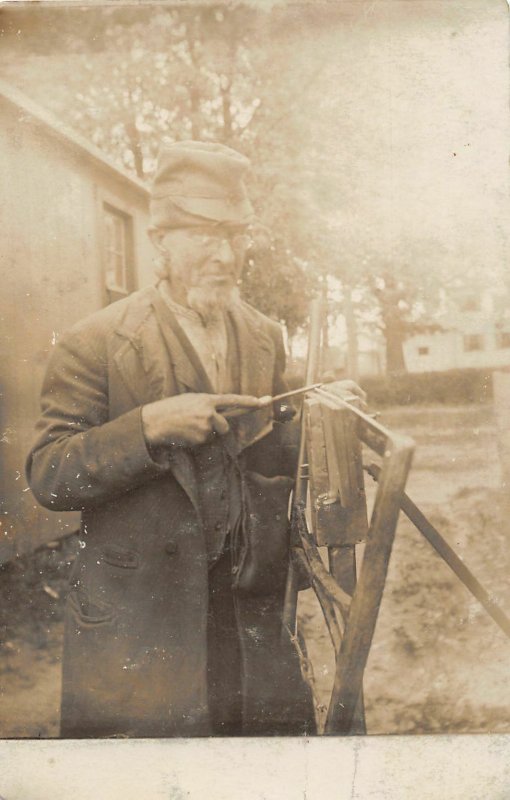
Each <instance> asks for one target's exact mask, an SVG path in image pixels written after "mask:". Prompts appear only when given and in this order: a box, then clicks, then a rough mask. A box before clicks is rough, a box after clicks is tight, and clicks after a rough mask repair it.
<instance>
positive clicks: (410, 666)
mask: <svg viewBox="0 0 510 800" xmlns="http://www.w3.org/2000/svg"><path fill="white" fill-rule="evenodd" d="M381 421H382V422H383V423H384V424H386V425H388V427H390V428H392V429H393V430H400V431H402V432H405V433H408V434H409V435H411V436H412V437H413V438H414V439H415V441H416V444H417V450H416V455H415V459H414V465H413V469H412V472H411V475H410V479H409V482H408V493H409V495H410V496H411V497H412V499H413V500H414V501H415V502H416V503H417V504H418V505H419V506H420V507H421V508H422V509H423V510H424V511H425V513H426V514H427V515H428V516H429V518H430V520H431V521H432V522H433V524H434V525H435V526H436V527H437V528H438V529H439V530H440V532H441V533H442V534H443V535H444V536H445V537H446V539H447V540H448V542H449V543H450V544H451V545H452V546H453V547H454V548H455V549H456V551H457V552H458V553H459V555H460V556H461V557H462V558H463V559H464V561H465V562H466V564H467V565H468V566H469V567H470V568H471V569H472V570H473V571H474V573H475V574H476V576H477V577H478V578H479V580H480V581H481V582H482V583H483V584H484V586H486V588H487V589H488V590H489V591H490V592H491V594H493V596H494V597H495V598H496V599H497V600H498V602H499V603H500V604H501V605H502V607H503V608H504V609H505V610H506V612H507V613H510V585H509V582H508V579H507V575H508V571H509V567H510V556H509V550H508V547H507V538H508V536H509V535H510V530H509V527H510V526H509V525H508V524H507V521H506V518H505V514H504V512H503V508H502V498H501V496H500V493H499V492H498V482H499V468H498V457H497V440H496V432H495V429H494V422H493V419H492V410H491V408H490V406H466V407H455V408H453V407H444V406H441V407H440V406H437V407H428V408H419V407H415V408H406V409H402V408H398V409H389V410H387V411H385V412H384V413H383V414H382V417H381ZM368 480H370V479H368ZM76 547H77V541H76V539H70V540H67V541H65V542H60V543H58V544H57V543H55V544H54V546H52V547H48V548H44V549H43V550H41V551H39V552H38V553H36V554H34V555H33V556H32V557H31V558H27V559H24V560H22V561H20V562H18V563H16V564H9V565H6V566H5V567H4V568H2V569H0V737H2V738H5V737H27V736H28V737H53V736H57V735H58V706H59V693H60V652H61V641H62V609H63V598H64V594H65V585H66V577H67V573H68V570H69V568H70V565H71V563H72V560H73V558H74V554H75V551H76ZM299 612H300V620H301V627H302V630H303V632H304V635H305V637H306V641H307V647H308V653H309V656H310V658H311V660H312V663H313V669H314V675H315V688H316V694H317V698H318V701H319V702H322V703H326V702H327V697H328V691H329V690H330V686H331V681H332V676H333V668H334V664H333V654H332V650H331V646H330V644H329V639H328V634H327V631H326V630H325V626H324V624H323V623H322V619H321V615H320V611H319V610H318V608H317V605H316V602H315V598H314V597H313V595H312V593H311V592H310V591H309V592H306V593H302V597H301V600H300V607H299ZM509 660H510V641H509V640H508V639H506V637H505V636H504V634H503V633H502V632H501V631H500V630H499V628H498V627H497V626H496V624H495V623H494V622H493V621H492V620H491V619H490V617H488V616H487V614H486V613H485V612H484V611H483V609H482V608H481V607H480V606H479V604H478V603H477V602H476V601H475V600H474V598H473V597H472V596H471V595H470V594H469V593H468V592H467V590H466V589H464V587H463V586H462V585H461V584H460V582H459V581H458V580H457V578H456V577H455V576H454V575H453V573H451V571H450V570H449V569H448V567H447V566H446V565H445V564H444V563H443V562H442V561H441V560H440V558H439V557H438V556H437V555H436V554H435V552H434V551H433V550H432V548H431V547H430V545H429V544H428V543H427V542H426V541H425V540H424V539H423V537H422V536H421V534H419V533H418V532H417V531H416V530H415V529H414V528H413V526H412V525H411V523H409V522H408V521H407V520H406V519H405V518H404V517H403V515H402V516H401V519H400V521H399V526H398V529H397V536H396V540H395V546H394V550H393V554H392V559H391V563H390V570H389V574H388V580H387V584H386V589H385V593H384V597H383V603H382V606H381V611H380V614H379V619H378V624H377V628H376V633H375V638H374V643H373V646H372V650H371V654H370V658H369V663H368V666H367V670H366V673H365V682H364V689H365V704H366V719H367V727H368V732H369V733H370V734H383V733H385V734H390V733H427V732H430V733H434V732H439V731H441V732H443V733H460V732H482V731H483V732H509V731H510V684H509V680H508V663H509Z"/></svg>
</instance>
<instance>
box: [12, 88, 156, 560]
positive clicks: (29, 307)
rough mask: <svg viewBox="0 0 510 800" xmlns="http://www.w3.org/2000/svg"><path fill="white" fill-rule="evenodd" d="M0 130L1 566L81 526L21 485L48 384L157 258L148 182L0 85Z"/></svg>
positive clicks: (148, 273) (144, 280)
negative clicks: (71, 340) (81, 330)
mask: <svg viewBox="0 0 510 800" xmlns="http://www.w3.org/2000/svg"><path fill="white" fill-rule="evenodd" d="M0 119H1V125H0V158H1V164H2V178H3V180H2V197H1V219H2V224H1V226H0V237H1V239H2V242H1V248H0V253H1V255H0V264H1V273H2V289H3V291H2V299H1V306H0V319H1V323H2V335H1V337H0V348H1V350H0V357H1V362H2V383H1V389H0V391H1V405H0V418H1V423H0V424H1V428H0V445H1V447H0V468H1V475H2V480H1V485H0V522H1V528H0V563H1V562H3V561H5V560H7V559H9V558H12V557H13V556H14V555H16V554H17V553H24V552H27V551H29V550H31V549H33V548H34V547H36V546H38V545H39V544H41V543H43V542H45V541H48V540H50V539H55V538H56V537H58V536H60V535H61V534H63V533H65V532H69V531H70V530H73V529H76V528H77V526H78V519H77V515H76V514H56V513H53V512H48V511H45V510H44V509H42V508H40V507H39V506H38V505H37V504H36V503H35V500H34V499H33V497H32V495H31V492H30V491H29V490H28V487H27V485H26V482H25V477H24V461H25V457H26V454H27V452H28V450H29V446H30V443H31V441H32V439H33V426H34V421H35V419H36V418H37V416H38V412H39V393H40V387H41V382H42V379H43V375H44V372H45V368H46V364H47V361H48V358H49V355H50V353H51V350H52V347H53V346H54V344H55V342H56V341H57V339H58V337H59V335H60V334H61V333H62V332H63V331H64V330H66V329H67V328H69V327H70V326H71V325H72V324H73V323H74V322H75V321H76V320H77V319H80V318H81V317H84V316H86V315H87V314H88V313H90V312H92V311H95V310H96V309H99V308H100V307H101V306H103V305H106V304H107V303H109V302H111V301H112V300H115V299H117V298H119V297H122V296H123V295H125V294H127V293H129V292H130V291H132V290H133V289H136V288H137V287H140V286H143V285H145V284H147V283H149V282H150V281H151V280H152V259H153V250H152V246H151V244H150V242H149V239H148V237H147V235H146V228H147V224H148V203H149V193H148V190H147V187H146V186H145V185H144V184H143V183H142V182H141V181H139V180H137V179H136V178H135V177H133V176H132V175H129V174H128V173H127V172H124V171H123V170H122V169H119V167H118V166H116V165H115V164H114V163H113V162H112V161H110V160H109V159H108V158H107V157H105V155H104V154H103V153H102V152H101V151H100V150H98V149H97V148H96V147H94V146H93V145H91V144H90V143H89V142H88V141H86V140H85V139H83V138H82V137H80V136H79V135H77V134H76V133H74V132H73V131H71V130H69V129H68V128H67V127H66V126H65V125H63V124H62V123H61V122H60V121H58V120H57V119H55V118H54V117H53V116H52V115H50V114H49V113H48V112H46V111H45V110H43V109H41V108H40V107H38V106H37V105H36V104H35V103H33V102H32V101H31V100H29V99H28V98H27V97H25V96H24V95H23V94H22V93H20V92H19V91H17V90H15V89H13V88H12V87H10V86H8V85H5V84H3V83H0Z"/></svg>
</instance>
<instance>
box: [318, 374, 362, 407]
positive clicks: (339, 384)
mask: <svg viewBox="0 0 510 800" xmlns="http://www.w3.org/2000/svg"><path fill="white" fill-rule="evenodd" d="M331 385H333V386H334V387H335V391H336V392H338V393H339V394H353V395H355V396H356V397H357V398H358V399H359V401H360V403H359V407H360V409H361V410H362V411H366V410H367V393H366V392H364V391H363V389H362V388H361V386H358V384H357V383H356V382H355V381H351V380H342V381H332V382H331ZM324 388H325V389H327V388H328V384H327V383H325V384H324Z"/></svg>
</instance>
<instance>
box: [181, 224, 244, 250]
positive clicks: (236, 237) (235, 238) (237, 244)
mask: <svg viewBox="0 0 510 800" xmlns="http://www.w3.org/2000/svg"><path fill="white" fill-rule="evenodd" d="M180 230H181V232H182V233H184V234H185V235H186V237H187V238H188V239H191V241H193V242H194V243H196V244H198V245H200V246H201V247H203V248H204V249H208V250H211V251H216V250H218V249H219V248H220V247H221V246H222V245H223V243H224V242H227V243H228V244H229V245H230V247H231V248H232V250H233V251H234V253H235V254H236V255H240V254H244V253H245V252H246V250H248V248H249V247H251V246H252V245H253V237H252V236H251V234H250V233H246V232H243V233H240V232H239V231H238V230H235V229H234V230H229V229H228V228H217V229H216V228H207V229H205V228H181V229H180Z"/></svg>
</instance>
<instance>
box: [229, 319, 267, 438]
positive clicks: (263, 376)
mask: <svg viewBox="0 0 510 800" xmlns="http://www.w3.org/2000/svg"><path fill="white" fill-rule="evenodd" d="M230 317H231V320H232V325H233V328H234V331H235V336H236V339H237V345H238V353H239V360H240V378H241V386H240V390H241V394H248V395H255V396H256V397H261V396H263V395H266V394H269V395H270V394H272V392H273V372H274V366H275V346H274V343H273V341H272V339H271V338H270V337H269V336H268V335H267V334H266V332H265V331H264V330H263V328H262V326H261V325H260V324H259V323H258V321H257V320H256V319H255V318H252V316H251V315H250V314H249V313H247V311H246V309H245V307H244V306H243V305H241V306H239V307H237V308H235V309H232V311H231V312H230ZM272 417H273V414H272V409H271V408H269V409H263V410H261V411H254V412H252V413H250V414H245V415H243V416H242V417H239V418H238V419H237V420H236V425H235V428H236V438H237V441H238V445H239V447H240V449H244V448H245V447H248V446H249V445H250V444H253V443H254V442H256V441H257V440H258V439H260V438H262V436H265V435H266V433H269V431H270V430H271V428H272Z"/></svg>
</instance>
